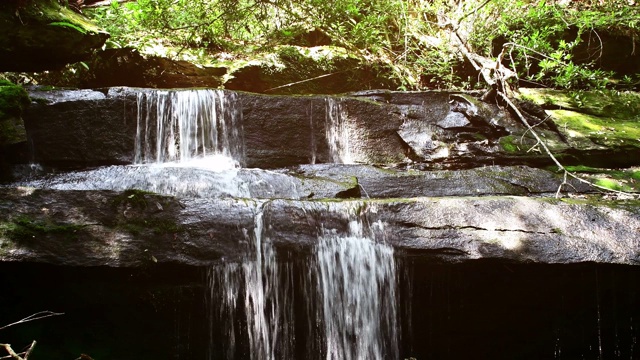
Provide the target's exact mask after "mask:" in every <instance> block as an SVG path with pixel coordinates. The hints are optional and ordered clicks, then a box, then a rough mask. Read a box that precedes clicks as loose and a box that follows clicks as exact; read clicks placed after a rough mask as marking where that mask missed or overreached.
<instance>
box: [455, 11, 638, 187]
mask: <svg viewBox="0 0 640 360" xmlns="http://www.w3.org/2000/svg"><path fill="white" fill-rule="evenodd" d="M458 27H459V24H451V22H450V21H449V20H447V22H446V23H445V26H443V29H445V30H447V31H449V32H451V33H453V35H455V38H456V39H457V40H458V42H459V44H458V49H459V51H460V52H461V53H462V54H463V56H464V57H465V58H466V59H467V61H469V63H470V64H471V65H472V66H473V67H474V69H475V70H476V71H478V73H479V74H480V75H481V76H482V79H483V80H484V82H485V83H486V84H487V85H488V86H489V87H490V88H491V90H489V92H492V93H495V95H496V97H497V98H498V99H499V100H501V101H502V102H503V103H504V104H506V105H507V107H508V108H509V109H510V110H511V111H512V112H513V114H515V116H516V117H517V118H518V119H519V120H520V122H521V123H522V124H523V125H524V126H525V127H526V128H527V131H528V132H530V133H531V134H532V135H533V137H534V138H535V140H536V142H537V143H536V144H535V145H534V146H538V145H539V146H540V147H542V149H543V150H544V152H545V153H546V154H547V156H548V157H549V158H550V159H551V160H552V161H553V163H554V164H555V165H556V166H557V167H558V170H561V171H562V172H563V177H564V181H563V182H562V184H560V186H559V187H558V191H557V192H556V198H559V197H560V191H561V189H562V187H563V186H564V185H567V184H568V183H567V181H566V179H567V177H571V178H573V179H576V180H577V181H579V182H581V183H584V184H588V185H589V186H591V187H594V188H597V189H600V190H603V191H607V192H611V193H615V194H617V195H621V196H624V197H632V198H633V197H635V198H640V195H638V194H633V193H628V192H625V191H620V190H614V189H610V188H607V187H604V186H601V185H598V184H595V183H593V182H591V181H588V180H585V179H583V178H581V177H579V176H578V175H576V174H575V173H572V172H570V171H569V170H567V168H566V167H564V165H562V163H560V161H559V160H558V159H557V158H556V157H555V155H553V153H552V152H551V150H550V149H549V147H548V146H547V145H546V144H545V142H544V141H543V140H542V138H541V137H540V136H539V135H538V133H537V132H536V131H535V129H534V126H531V124H529V122H528V121H527V119H526V117H525V116H524V114H522V111H520V108H519V107H518V105H516V104H515V103H514V102H513V101H512V100H511V97H510V96H509V93H510V92H511V91H510V89H509V86H508V85H507V80H508V79H509V78H511V77H517V75H516V74H515V72H513V71H511V70H510V69H508V68H506V67H505V66H504V65H502V60H503V59H504V56H505V50H506V49H507V48H509V47H510V48H514V47H520V48H523V49H525V50H529V51H532V52H534V53H535V54H536V55H539V56H541V57H543V58H549V59H551V58H550V57H549V56H547V55H545V54H543V53H540V52H538V51H535V50H533V49H530V48H527V47H525V46H521V45H518V44H515V43H511V42H509V43H506V44H504V45H503V47H502V51H501V52H500V54H499V55H498V58H497V59H496V60H495V61H493V60H491V63H492V66H487V65H488V64H487V62H486V61H485V59H487V58H485V57H483V56H480V55H478V54H475V53H473V52H471V51H470V50H469V48H468V47H467V44H466V43H465V41H464V40H463V39H462V37H461V36H460V34H458V32H457V29H458ZM489 92H488V93H489ZM485 97H487V94H485V96H483V98H485ZM545 120H547V119H545ZM537 125H538V124H536V126H537Z"/></svg>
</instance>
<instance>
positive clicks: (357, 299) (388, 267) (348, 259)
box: [316, 220, 399, 360]
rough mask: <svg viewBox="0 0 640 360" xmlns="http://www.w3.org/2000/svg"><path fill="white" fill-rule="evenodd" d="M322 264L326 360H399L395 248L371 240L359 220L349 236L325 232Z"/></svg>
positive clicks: (318, 257) (320, 250) (320, 288)
mask: <svg viewBox="0 0 640 360" xmlns="http://www.w3.org/2000/svg"><path fill="white" fill-rule="evenodd" d="M375 225H378V226H379V227H381V226H382V224H379V223H378V224H375ZM316 261H317V267H318V271H319V276H318V280H317V286H318V292H319V301H320V302H321V306H320V308H321V309H322V313H323V314H322V318H323V320H324V337H325V341H326V348H327V349H326V352H327V353H326V359H327V360H342V359H344V360H365V359H397V358H398V357H399V354H398V334H397V325H396V317H397V315H396V314H397V309H396V267H395V262H394V258H393V248H392V247H391V246H389V245H387V244H384V243H378V242H376V241H375V240H374V239H373V238H372V237H371V236H367V235H365V231H364V228H363V223H362V221H358V220H353V221H351V222H350V223H349V232H348V234H344V235H338V234H335V233H333V232H330V231H325V232H324V234H323V235H322V236H321V238H320V242H319V244H318V246H317V249H316Z"/></svg>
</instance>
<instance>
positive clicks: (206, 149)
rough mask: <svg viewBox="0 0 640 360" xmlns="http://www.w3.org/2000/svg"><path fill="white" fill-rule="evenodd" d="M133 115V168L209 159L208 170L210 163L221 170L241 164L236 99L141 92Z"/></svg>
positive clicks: (193, 92) (229, 95)
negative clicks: (224, 166) (218, 164)
mask: <svg viewBox="0 0 640 360" xmlns="http://www.w3.org/2000/svg"><path fill="white" fill-rule="evenodd" d="M137 110H138V120H137V121H138V125H137V134H136V143H135V163H137V164H143V163H156V164H161V163H167V162H180V163H189V162H190V161H193V160H197V159H207V160H206V161H207V162H208V163H209V164H208V166H207V167H210V166H211V165H212V163H214V164H215V162H216V161H215V160H212V157H213V158H217V160H218V161H222V164H225V163H226V161H225V160H227V161H228V159H232V160H233V162H234V163H236V164H242V162H243V158H244V154H243V152H244V150H243V146H242V111H241V109H240V108H239V105H238V101H237V95H236V94H235V93H233V92H223V91H222V90H208V89H203V90H180V91H166V90H154V91H141V92H139V93H138V99H137ZM201 161H202V160H201ZM227 164H228V163H227ZM201 165H202V164H201Z"/></svg>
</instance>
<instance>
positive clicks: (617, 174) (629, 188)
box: [553, 165, 640, 192]
mask: <svg viewBox="0 0 640 360" xmlns="http://www.w3.org/2000/svg"><path fill="white" fill-rule="evenodd" d="M565 169H567V171H569V172H572V173H576V174H577V175H579V176H580V177H582V178H583V179H586V180H588V181H590V182H592V183H594V184H596V185H598V186H602V187H605V188H607V189H612V190H618V191H625V192H640V181H639V180H640V170H637V169H621V170H615V169H600V168H594V167H589V166H584V165H575V166H565ZM556 170H557V169H553V171H556Z"/></svg>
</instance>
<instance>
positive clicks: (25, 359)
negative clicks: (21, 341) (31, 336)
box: [0, 340, 36, 360]
mask: <svg viewBox="0 0 640 360" xmlns="http://www.w3.org/2000/svg"><path fill="white" fill-rule="evenodd" d="M0 346H2V347H4V349H5V350H6V351H7V353H9V356H4V357H2V358H0V359H9V358H11V359H15V360H28V359H29V355H31V352H32V351H33V348H34V347H35V346H36V341H35V340H33V341H32V342H31V345H29V348H28V349H27V351H25V352H21V353H16V352H15V351H14V350H13V348H12V347H11V344H0ZM20 355H24V357H21V356H20Z"/></svg>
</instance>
